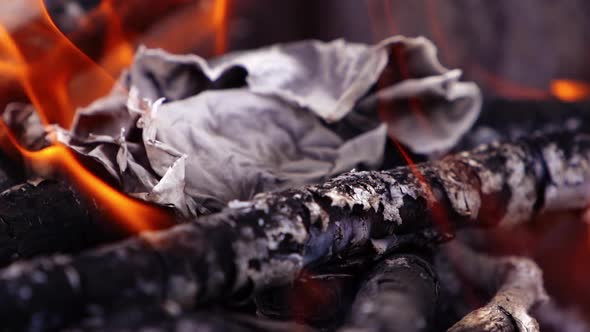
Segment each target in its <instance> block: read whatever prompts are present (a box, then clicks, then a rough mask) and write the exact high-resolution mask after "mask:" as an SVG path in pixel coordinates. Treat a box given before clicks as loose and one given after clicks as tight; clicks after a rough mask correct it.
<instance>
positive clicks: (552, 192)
mask: <svg viewBox="0 0 590 332" xmlns="http://www.w3.org/2000/svg"><path fill="white" fill-rule="evenodd" d="M418 172H419V175H418ZM589 184H590V137H589V136H586V135H581V134H580V135H574V136H572V135H569V134H568V135H554V136H545V137H537V138H535V139H532V140H528V141H520V142H518V143H512V144H511V143H505V144H493V145H490V146H484V147H481V148H478V149H475V150H473V151H471V152H463V153H459V154H456V155H452V156H449V157H446V158H443V159H441V160H440V161H435V162H429V163H424V164H420V165H417V166H416V167H415V169H414V168H413V167H400V168H396V169H393V170H390V171H380V172H354V171H353V172H349V173H346V174H344V175H342V176H339V177H336V178H334V179H332V180H329V181H327V182H325V183H323V184H319V185H313V186H307V187H303V188H301V189H291V190H285V191H279V192H271V193H264V194H260V195H257V196H256V197H255V198H254V199H253V200H251V201H248V202H233V203H230V205H229V207H228V208H227V209H225V210H223V211H222V212H220V213H218V214H214V215H211V216H207V217H203V218H200V219H198V220H196V221H194V222H192V223H187V224H182V225H178V226H175V227H173V228H171V229H169V230H165V231H160V232H152V233H144V234H142V235H140V236H138V237H136V238H133V239H129V240H127V241H124V242H121V243H119V244H116V245H111V246H107V247H104V248H101V249H98V250H93V251H89V252H86V253H84V254H82V255H79V256H77V257H65V256H54V257H49V258H42V259H38V260H34V261H31V262H26V263H16V264H13V265H12V266H10V267H9V268H7V269H4V270H3V271H1V272H0V298H2V301H1V302H0V320H1V321H2V322H3V323H4V324H6V325H7V326H23V325H24V326H30V325H31V324H33V323H34V324H38V325H42V326H60V324H63V323H64V322H65V321H67V320H68V319H69V318H71V315H72V310H71V309H70V308H79V309H80V310H87V309H88V304H92V305H93V306H94V307H100V306H105V305H111V304H112V302H113V301H114V300H115V299H116V300H117V301H121V300H128V301H136V302H137V301H138V302H140V303H146V302H150V301H152V302H154V301H155V302H158V303H161V302H162V301H173V302H176V303H178V304H179V305H180V306H181V307H185V308H190V307H193V306H196V305H201V304H204V303H207V302H212V301H219V300H223V299H227V298H229V297H232V296H240V297H242V296H249V295H250V294H252V293H253V292H256V291H259V290H261V289H265V288H268V287H271V286H278V285H286V284H288V283H290V282H292V281H293V280H294V279H295V278H296V276H297V275H298V274H299V273H300V271H301V270H302V268H303V267H306V266H307V267H309V266H312V265H318V264H323V263H327V262H335V261H339V262H341V263H342V264H350V265H354V264H357V265H358V264H363V263H365V264H366V263H367V262H372V261H374V260H377V259H380V258H382V257H384V255H385V254H387V253H389V252H391V251H393V250H396V249H399V248H402V247H403V246H406V245H408V244H411V245H413V246H417V245H421V244H426V243H433V242H437V241H442V240H444V239H447V238H448V237H449V236H451V235H452V233H453V231H454V229H455V228H456V227H466V226H485V225H488V226H489V225H504V226H506V225H512V224H516V223H519V222H523V221H526V220H529V219H530V218H531V217H532V216H533V215H535V214H536V213H537V212H539V211H541V210H543V209H561V208H571V207H573V205H576V206H581V205H585V204H587V203H588V201H589V197H590V186H589ZM563 198H567V200H564V199H563Z"/></svg>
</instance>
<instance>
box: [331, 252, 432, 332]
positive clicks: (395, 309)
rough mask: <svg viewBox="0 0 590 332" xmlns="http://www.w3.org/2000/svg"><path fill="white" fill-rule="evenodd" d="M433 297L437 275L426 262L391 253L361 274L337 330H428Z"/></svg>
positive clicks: (406, 255)
mask: <svg viewBox="0 0 590 332" xmlns="http://www.w3.org/2000/svg"><path fill="white" fill-rule="evenodd" d="M437 298H438V285H437V278H436V275H435V273H434V271H433V270H432V268H431V266H430V264H429V263H428V262H426V261H425V260H423V259H422V258H420V257H418V256H415V255H410V254H397V255H392V256H390V257H388V258H386V259H384V260H383V261H381V262H379V263H378V264H377V265H376V266H375V267H374V268H373V269H372V271H370V272H369V273H368V274H367V276H365V279H364V281H363V284H362V285H361V288H360V290H359V293H358V295H357V298H356V300H355V301H354V304H353V306H352V310H351V311H350V321H349V322H348V323H347V324H346V326H345V327H344V328H342V329H341V330H340V331H342V332H346V331H355V332H361V331H362V332H379V331H382V332H386V331H391V332H394V331H400V332H402V331H403V332H413V331H416V332H417V331H431V330H432V325H431V323H432V319H433V317H434V314H435V312H436V304H437Z"/></svg>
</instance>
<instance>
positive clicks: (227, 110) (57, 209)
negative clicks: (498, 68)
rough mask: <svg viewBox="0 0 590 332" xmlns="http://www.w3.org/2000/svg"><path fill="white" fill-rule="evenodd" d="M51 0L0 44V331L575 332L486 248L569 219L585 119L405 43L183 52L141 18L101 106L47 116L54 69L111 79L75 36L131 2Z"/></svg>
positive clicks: (535, 286)
mask: <svg viewBox="0 0 590 332" xmlns="http://www.w3.org/2000/svg"><path fill="white" fill-rule="evenodd" d="M181 2H182V1H180V2H179V3H181ZM56 3H57V4H56V5H55V6H56V7H50V9H51V8H54V9H55V8H60V10H57V11H55V10H54V9H52V10H54V11H51V10H50V11H47V8H46V7H43V6H41V7H36V8H37V9H38V13H37V14H36V15H37V16H35V15H33V16H34V17H36V18H35V19H36V20H37V21H36V23H35V24H34V26H35V28H31V27H30V26H28V25H27V24H25V23H22V22H21V23H18V22H17V23H18V24H17V23H14V26H13V27H10V26H4V27H3V28H4V29H5V30H6V32H4V31H0V32H1V35H0V37H2V38H0V42H2V43H4V44H3V45H2V46H3V48H4V49H6V50H8V51H7V52H8V54H9V55H10V56H12V57H13V58H14V59H12V60H14V63H13V64H11V65H12V66H15V67H14V68H16V69H14V70H11V71H6V72H3V74H5V75H4V78H3V79H1V80H0V90H2V93H1V96H0V97H1V98H0V100H1V101H2V102H3V105H6V107H5V110H4V112H3V113H2V127H1V129H2V131H1V133H2V137H1V143H2V144H1V147H2V153H1V154H0V221H1V223H0V266H1V269H0V331H21V330H22V331H121V332H122V331H350V332H352V331H367V332H373V331H375V332H377V331H445V330H446V331H452V332H459V331H540V330H542V329H543V330H550V329H551V330H563V331H587V330H588V329H587V327H586V325H585V324H586V323H585V322H584V320H583V319H582V318H581V317H580V316H579V315H577V314H576V313H573V312H571V311H568V310H567V309H565V308H563V307H562V306H561V305H560V304H559V303H557V302H556V301H554V300H553V299H552V294H551V292H550V290H551V288H550V287H546V281H545V280H544V271H543V269H542V268H541V267H540V266H539V265H538V263H537V262H536V261H535V260H534V259H533V258H531V257H529V256H527V255H525V254H522V253H519V254H513V253H503V252H499V250H498V249H497V248H496V247H495V245H496V243H497V241H495V240H493V236H495V235H494V234H496V235H497V234H503V235H502V236H503V238H507V237H508V238H510V239H511V241H514V242H523V241H524V239H519V238H517V237H519V236H520V235H519V234H521V233H519V232H521V231H522V230H524V229H534V228H535V227H539V226H538V224H539V223H544V220H547V219H555V220H557V222H552V223H551V225H553V229H555V230H554V232H559V231H560V230H559V228H558V226H557V225H558V224H559V221H560V220H562V219H563V220H566V219H570V220H572V219H573V220H575V222H576V223H579V224H583V223H584V222H583V221H582V220H583V219H584V218H583V217H582V213H583V211H584V209H586V208H587V207H588V205H589V203H590V103H589V102H587V101H576V102H567V103H566V102H562V101H558V100H556V99H543V100H511V99H501V98H493V99H492V98H487V97H484V95H485V94H482V92H481V90H480V88H479V87H478V85H477V84H476V82H469V81H465V80H462V78H461V71H460V70H459V69H450V68H447V67H445V66H444V65H443V64H442V63H441V62H440V60H439V59H438V57H437V48H436V46H435V45H434V44H433V43H432V42H431V41H430V40H428V39H426V38H422V37H418V38H408V37H404V36H391V37H388V38H385V39H384V40H382V41H380V42H377V43H375V44H363V43H353V42H350V41H346V40H341V39H340V40H334V41H330V42H322V41H316V40H303V41H298V42H293V43H280V44H275V45H271V46H267V47H262V48H257V49H253V50H246V51H240V52H230V53H226V54H223V55H219V56H216V57H211V58H205V57H201V56H199V55H195V54H192V53H189V51H190V49H173V50H172V51H175V52H170V48H168V51H165V50H163V49H159V48H155V47H152V46H157V45H158V42H163V41H161V40H160V38H161V37H160V36H161V31H162V29H163V28H162V26H156V27H155V28H154V27H147V26H141V24H140V25H139V27H138V26H135V27H134V29H135V30H134V31H135V32H136V33H138V34H141V37H139V38H137V40H138V41H137V43H138V44H145V45H147V46H139V47H138V48H136V49H135V48H133V54H132V58H131V57H130V58H129V60H130V62H129V63H127V64H126V63H125V62H124V61H121V62H120V63H119V64H118V65H119V66H121V65H122V64H126V65H125V66H124V70H123V71H122V72H121V73H120V75H119V77H118V78H117V80H116V82H114V81H113V83H112V85H109V88H110V90H109V92H106V91H105V93H103V95H102V96H100V97H99V98H94V99H92V100H91V101H92V102H91V103H90V104H87V105H76V104H75V103H74V102H71V103H64V102H61V100H62V99H59V98H61V97H60V96H62V95H61V94H60V93H61V91H62V90H59V89H58V87H59V85H60V84H61V83H60V82H61V81H60V80H59V79H57V78H59V77H61V76H59V75H58V74H59V73H60V70H63V68H61V67H60V66H61V65H65V66H66V67H67V66H68V64H69V62H70V61H61V60H60V61H57V62H53V61H56V60H52V59H59V58H60V56H65V54H68V55H71V56H80V54H88V55H89V57H88V56H85V57H83V58H80V59H82V60H80V59H78V60H77V61H73V60H72V61H71V63H72V66H77V67H75V70H74V69H72V68H70V67H67V69H68V70H70V71H71V73H74V72H75V73H78V72H79V71H83V70H88V68H91V67H92V68H94V67H93V66H96V63H98V64H99V65H98V66H96V67H101V68H102V67H104V68H103V69H105V68H106V69H105V71H107V72H108V71H109V70H115V69H113V68H115V67H117V66H115V67H111V66H107V64H112V62H109V61H107V60H105V58H108V57H107V56H106V55H108V54H107V53H108V52H107V50H105V49H103V48H102V47H100V46H97V44H96V43H94V42H88V41H89V40H91V41H92V40H95V39H94V38H97V36H100V35H101V33H99V32H97V31H103V32H104V30H105V29H106V30H108V31H110V30H109V29H108V27H110V26H111V25H112V24H114V23H113V22H115V21H112V20H109V19H107V18H110V16H109V15H110V13H111V12H116V11H117V10H118V11H122V13H119V16H120V17H119V19H120V20H118V21H117V22H128V21H129V20H128V19H122V18H125V17H127V16H133V15H132V13H135V14H137V11H136V10H137V8H136V7H134V3H135V2H134V1H132V2H128V4H127V7H125V6H123V7H117V5H116V2H114V1H104V2H101V4H100V6H99V9H100V10H102V12H98V13H97V12H92V8H94V7H93V6H92V5H88V6H87V7H85V6H84V4H85V3H86V2H84V1H58V2H56ZM88 3H90V2H88ZM215 3H216V2H215ZM175 5H177V6H181V5H182V4H175ZM33 7H34V6H33ZM214 7H215V8H217V6H214ZM0 8H1V7H0ZM68 8H69V9H68ZM72 8H73V9H72ZM121 8H123V9H121ZM174 8H175V7H173V6H171V7H170V8H168V7H166V6H163V7H161V8H160V10H161V11H162V12H163V11H165V10H171V11H174V10H175V9H174ZM183 8H186V7H183ZM191 8H192V7H191ZM195 8H196V7H195ZM198 8H200V9H198V10H202V8H201V7H198ZM195 10H196V11H195V13H196V12H198V10H197V9H195ZM43 13H46V14H47V13H49V14H47V16H46V17H44V18H43V17H42V16H38V15H42V14H43ZM93 13H94V14H93ZM146 13H148V14H149V13H152V14H153V11H146ZM52 15H53V16H52ZM145 15H147V14H145ZM174 15H176V16H174V17H178V15H180V16H182V13H180V14H179V13H178V12H175V14H174ZM191 15H192V14H191ZM202 15H203V16H204V17H207V15H205V14H202ZM148 16H149V15H148ZM51 17H53V19H50V18H51ZM80 17H83V18H85V21H80V20H79V19H78V18H80ZM48 19H49V20H48ZM27 20H29V18H27ZM52 20H53V21H52ZM149 20H155V19H153V18H149V19H148V21H149ZM173 21H174V20H172V21H167V22H165V23H163V24H164V26H166V27H167V29H176V28H178V25H176V24H175V23H174V22H173ZM48 22H49V23H48ZM53 22H56V23H57V24H54V23H53ZM207 22H209V21H207ZM216 22H217V21H216V20H215V19H211V21H210V22H209V23H210V24H212V25H215V24H217V23H216ZM3 24H4V25H6V23H3ZM39 26H41V27H42V28H43V29H46V30H43V31H46V32H47V31H49V32H51V33H52V36H53V37H52V38H54V39H52V40H54V41H55V40H58V41H59V43H58V46H56V47H57V48H56V49H57V50H56V51H55V52H54V53H55V54H56V56H55V57H53V58H52V57H43V54H42V53H38V52H40V51H39V49H36V48H35V47H36V46H30V45H29V46H27V47H30V48H27V47H25V46H23V45H26V43H24V42H22V40H21V39H23V40H26V38H25V37H26V36H27V34H28V33H27V31H37V30H36V29H40V28H39ZM117 26H118V27H119V28H118V29H119V30H117V29H115V30H116V31H115V30H113V31H114V32H113V31H111V32H108V31H107V35H108V34H109V33H114V34H115V35H117V33H120V32H121V31H124V30H126V29H127V30H129V29H130V28H129V27H125V24H123V23H121V24H119V25H117ZM97 27H99V28H97ZM60 29H61V30H60ZM214 30H215V29H212V30H211V31H214ZM14 31H16V32H14ZM140 31H141V33H140ZM146 31H150V32H149V33H148V32H146ZM168 31H170V30H168ZM62 32H65V35H61V34H60V33H62ZM203 33H204V32H203ZM35 36H36V35H35ZM55 36H57V37H55ZM59 36H62V37H63V38H66V36H69V38H70V39H69V40H72V41H74V44H76V45H78V46H74V44H72V43H69V42H64V41H63V40H59V38H61V37H59ZM117 36H118V37H121V35H117ZM123 37H125V38H122V37H121V38H120V39H117V43H119V42H120V43H123V42H124V41H126V40H127V38H130V37H129V34H127V35H124V36H123ZM209 37H210V38H209V39H210V40H212V43H213V44H215V47H214V48H217V47H219V46H220V45H222V43H220V42H219V40H218V39H216V38H215V36H214V37H211V36H209ZM55 38H57V39H55ZM193 38H196V39H199V40H200V37H199V38H197V37H195V36H193ZM106 39H107V40H111V44H112V45H111V44H109V43H108V42H105V45H107V47H106V48H109V47H110V48H109V49H110V50H111V51H113V52H122V51H121V50H126V49H127V48H122V47H120V46H121V45H123V46H129V45H127V44H117V43H114V42H113V40H115V39H108V38H106ZM113 43H114V44H113ZM187 43H188V42H187ZM109 45H110V46H109ZM113 45H115V46H116V47H115V46H113ZM117 45H118V46H117ZM130 45H131V44H130ZM133 45H134V44H133ZM103 46H104V45H103ZM111 46H112V47H111ZM74 47H76V48H74ZM31 49H32V50H33V51H31ZM76 50H78V51H76ZM80 50H82V52H79V51H80ZM27 52H28V53H27ZM52 52H53V51H52ZM101 52H103V53H105V54H106V55H105V54H101ZM54 53H52V54H54ZM31 54H34V60H30V59H31V56H32V55H31ZM76 54H77V55H76ZM116 54H126V53H116ZM15 59H16V60H15ZM118 59H119V60H120V59H121V58H118ZM91 60H92V61H91ZM111 60H112V58H111ZM62 62H63V64H62ZM39 63H41V64H43V66H42V68H43V70H45V71H44V73H46V74H47V75H51V74H52V73H53V72H52V68H51V66H49V65H50V64H52V63H53V64H54V67H55V68H54V69H55V71H56V72H55V75H56V76H55V77H56V79H54V80H53V83H52V85H49V86H41V85H38V84H39V82H40V80H42V79H45V80H47V77H45V78H43V77H41V76H39V75H34V74H27V73H28V72H29V71H30V70H31V68H33V69H34V68H39ZM5 65H6V66H8V65H7V63H6V62H5V60H0V70H4V67H5ZM21 69H22V71H21ZM115 72H116V71H115ZM13 73H16V74H14V75H13V76H10V75H12V74H13ZM23 73H25V74H23ZM85 73H86V75H87V76H86V81H83V82H89V81H88V77H90V78H91V79H92V78H95V77H101V78H103V77H104V74H103V73H102V72H101V73H100V74H88V72H85ZM44 75H45V74H44ZM44 75H42V76H44ZM93 75H94V76H93ZM66 77H67V78H68V80H65V81H64V84H65V85H67V86H69V87H73V88H72V89H74V90H75V89H76V88H79V87H80V86H81V85H80V83H79V82H80V81H77V80H75V79H72V80H71V82H70V80H69V79H70V78H71V76H69V75H66ZM15 82H16V83H15ZM49 82H52V80H49ZM72 82H73V83H72ZM90 82H91V81H90ZM18 83H20V84H18ZM12 85H18V86H21V87H24V88H21V89H20V90H19V89H15V88H12V87H11V86H12ZM4 87H6V88H4ZM94 87H95V86H93V85H87V84H86V85H83V89H82V90H83V92H88V90H93V89H94ZM54 88H55V91H54V90H53V89H54ZM96 90H97V91H91V92H98V90H99V87H98V83H97V84H96ZM101 91H102V90H101ZM78 92H79V91H78ZM68 93H69V92H68ZM74 93H75V92H73V94H74ZM56 96H57V97H56ZM84 96H85V97H87V98H89V96H90V95H89V94H84ZM49 97H54V100H53V101H52V102H47V103H45V101H44V100H45V99H44V98H49ZM73 99H74V98H72V100H73ZM69 101H71V100H69ZM48 105H49V106H48ZM64 105H66V106H64ZM67 106H71V107H70V108H68V107H67ZM68 109H73V110H75V111H72V117H71V118H67V117H64V113H63V112H65V110H68ZM56 112H57V113H56ZM586 219H590V218H586ZM564 222H565V221H564ZM587 245H590V244H587Z"/></svg>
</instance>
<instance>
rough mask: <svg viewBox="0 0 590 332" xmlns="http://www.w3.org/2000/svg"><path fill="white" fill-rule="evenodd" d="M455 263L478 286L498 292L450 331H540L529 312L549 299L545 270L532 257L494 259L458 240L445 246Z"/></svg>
mask: <svg viewBox="0 0 590 332" xmlns="http://www.w3.org/2000/svg"><path fill="white" fill-rule="evenodd" d="M444 247H445V251H446V253H447V255H448V257H449V259H450V261H451V263H452V264H453V265H454V266H455V267H456V268H457V269H458V271H459V272H460V274H461V275H462V276H463V277H465V278H466V279H467V280H468V281H470V282H473V283H474V284H475V285H476V286H478V287H481V288H484V289H485V290H486V291H488V292H490V293H492V294H493V293H495V295H494V296H493V298H492V299H491V300H490V302H489V303H488V304H487V305H485V306H484V307H482V308H479V309H477V310H475V311H473V312H471V313H469V314H468V315H467V316H465V317H464V318H463V319H461V320H460V321H459V322H457V323H456V324H455V325H453V326H452V327H451V328H450V329H449V332H471V331H473V332H475V331H484V332H496V331H497V332H500V331H505V332H508V331H511V332H519V331H528V332H535V331H539V325H538V324H537V321H536V320H535V319H534V318H533V317H531V316H530V315H529V314H528V311H529V310H530V309H531V307H532V306H533V305H535V304H538V303H540V302H542V301H545V300H547V299H548V296H547V294H546V293H545V289H544V287H543V276H542V272H541V269H540V268H539V267H538V266H537V264H535V262H533V261H532V260H530V259H528V258H522V257H499V258H494V257H490V256H487V255H483V254H477V253H475V252H473V251H472V250H471V249H469V248H467V247H465V246H462V245H460V244H458V243H456V242H455V241H453V242H451V243H449V244H447V245H445V246H444Z"/></svg>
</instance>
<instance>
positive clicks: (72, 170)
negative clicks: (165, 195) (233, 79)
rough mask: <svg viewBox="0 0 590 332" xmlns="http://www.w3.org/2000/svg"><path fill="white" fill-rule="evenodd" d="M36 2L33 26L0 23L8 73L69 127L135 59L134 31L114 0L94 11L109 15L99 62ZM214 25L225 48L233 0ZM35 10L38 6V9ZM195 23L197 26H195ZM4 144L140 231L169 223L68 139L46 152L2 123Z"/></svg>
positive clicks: (1, 59) (44, 113) (223, 0)
mask: <svg viewBox="0 0 590 332" xmlns="http://www.w3.org/2000/svg"><path fill="white" fill-rule="evenodd" d="M35 5H36V6H38V8H34V9H36V10H37V12H39V13H42V16H41V17H40V18H38V19H36V20H35V21H34V23H33V24H31V25H30V26H28V27H27V28H25V29H19V30H18V31H17V32H15V33H16V34H17V35H15V33H12V34H11V33H10V32H9V31H8V28H7V27H6V25H4V24H2V25H0V75H2V76H3V79H5V80H12V81H13V82H15V83H20V85H21V87H22V89H23V90H24V91H25V92H26V95H27V96H28V98H29V100H30V102H31V103H32V104H33V105H34V106H35V108H36V110H37V112H38V113H39V116H40V118H41V119H42V121H43V122H44V123H45V124H58V125H60V126H62V127H65V128H68V127H69V126H70V125H71V122H72V120H73V117H74V114H75V110H76V108H77V107H80V106H84V105H87V104H88V103H90V102H91V101H93V100H95V99H97V98H98V97H101V96H103V95H105V94H107V93H108V91H109V90H110V89H112V88H113V86H114V84H115V80H114V79H113V77H115V76H116V75H118V73H119V72H120V71H121V70H122V69H123V68H125V67H126V66H128V65H129V64H130V63H131V61H132V58H133V48H134V46H133V45H134V44H133V41H132V40H131V39H132V37H134V36H128V35H126V33H125V31H124V29H123V25H122V22H121V18H120V17H119V16H118V15H117V11H116V10H115V7H114V5H113V2H112V1H111V0H104V1H103V2H101V4H100V5H99V6H98V7H97V8H96V9H95V11H94V12H93V13H91V15H102V16H103V17H104V18H106V22H107V24H106V26H107V27H108V28H107V31H106V37H105V43H104V49H103V50H102V54H103V57H102V61H101V63H100V65H99V64H97V63H96V62H94V61H93V60H92V59H90V58H89V57H88V56H87V55H86V54H84V53H83V52H81V51H80V50H79V49H78V48H77V47H76V46H75V45H74V44H73V43H72V42H71V41H70V40H69V39H68V38H66V36H64V35H63V33H62V32H61V31H60V30H59V29H58V28H57V26H56V25H55V24H54V22H53V21H52V20H51V18H50V16H49V14H48V11H47V9H46V8H45V5H44V3H43V1H42V0H38V1H36V3H35ZM212 8H213V12H212V13H213V14H212V15H211V17H212V18H211V19H210V20H211V22H212V23H211V25H209V26H213V27H215V28H216V29H219V31H220V33H219V34H217V35H216V41H215V47H216V50H217V51H218V52H222V51H223V50H225V33H226V32H225V20H226V11H227V0H220V1H217V2H215V3H214V6H213V7H212ZM31 10H33V9H31ZM193 28H194V27H193ZM1 129H2V136H3V137H2V139H3V142H2V147H3V148H4V149H5V150H7V151H8V152H15V151H16V152H18V153H19V154H20V155H21V156H22V157H23V159H24V160H25V162H26V163H27V164H28V165H29V166H30V167H31V168H32V170H33V171H34V172H35V173H36V174H38V175H42V176H54V175H62V176H66V177H68V178H70V179H72V180H73V181H74V182H75V183H76V184H77V185H78V186H79V187H80V188H81V189H83V190H84V191H85V192H86V193H88V194H89V195H90V196H91V197H93V198H94V199H95V200H96V201H97V202H98V203H99V204H100V205H101V206H103V207H104V208H105V210H106V211H107V212H109V213H110V214H111V215H112V216H113V217H114V218H116V219H117V220H119V221H121V222H122V223H124V224H125V225H126V226H128V227H129V228H130V229H132V230H134V231H142V230H147V229H153V228H157V227H161V226H162V225H163V224H165V223H167V222H169V220H170V216H169V214H168V213H167V212H164V210H162V209H159V208H156V207H153V206H150V205H148V204H145V203H142V202H140V201H137V200H135V199H132V198H130V197H128V196H126V195H125V194H122V193H120V192H118V191H117V190H115V189H113V188H111V187H109V186H108V185H107V184H106V183H104V182H103V181H102V180H100V179H99V178H97V177H96V176H94V175H93V174H92V173H91V172H90V171H88V170H87V169H85V168H84V166H82V164H81V163H80V162H79V161H78V160H77V159H76V157H75V156H74V155H73V153H72V152H71V151H70V150H69V149H67V148H66V147H65V146H63V145H60V144H54V145H52V146H50V147H48V148H46V149H43V150H41V151H29V150H27V149H25V148H24V147H22V146H21V145H20V144H19V143H18V141H17V140H16V139H15V138H14V137H13V136H12V134H11V133H10V131H9V130H8V128H7V127H6V126H5V124H4V123H2V127H1Z"/></svg>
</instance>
